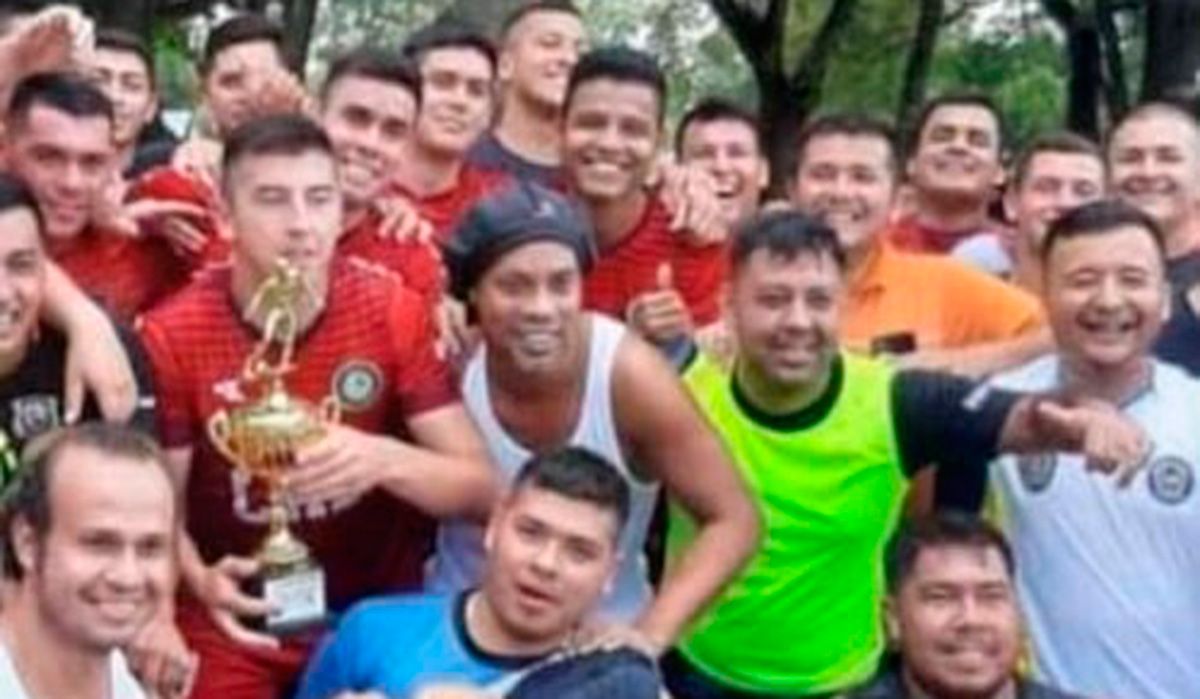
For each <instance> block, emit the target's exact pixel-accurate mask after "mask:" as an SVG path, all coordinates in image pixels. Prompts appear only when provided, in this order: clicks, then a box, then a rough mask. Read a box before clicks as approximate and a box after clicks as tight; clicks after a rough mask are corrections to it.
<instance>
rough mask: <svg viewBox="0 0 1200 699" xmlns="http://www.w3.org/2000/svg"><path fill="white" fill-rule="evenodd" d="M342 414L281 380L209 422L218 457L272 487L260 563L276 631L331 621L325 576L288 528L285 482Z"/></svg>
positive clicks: (332, 404) (272, 381) (269, 628)
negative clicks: (299, 456)
mask: <svg viewBox="0 0 1200 699" xmlns="http://www.w3.org/2000/svg"><path fill="white" fill-rule="evenodd" d="M338 413H339V410H338V405H337V402H336V401H335V400H333V399H331V398H327V399H326V400H325V401H323V402H322V404H321V405H320V406H315V405H313V404H311V403H309V402H307V401H304V400H301V399H299V398H296V397H293V396H291V395H290V394H288V393H287V391H286V390H285V389H284V386H283V382H282V379H281V378H280V377H279V376H275V377H272V378H271V379H270V385H269V388H268V390H267V392H266V394H265V395H263V396H262V397H261V398H260V399H259V400H257V401H255V402H253V403H251V404H249V405H246V406H239V407H236V408H233V409H230V410H221V411H218V412H217V413H214V414H213V415H212V417H211V418H210V419H209V421H208V434H209V439H210V440H211V442H212V444H213V445H214V446H215V447H216V449H217V451H219V452H220V453H221V455H222V456H224V457H225V458H226V460H228V461H229V462H230V463H231V464H232V465H233V466H234V468H237V469H239V470H241V471H243V472H244V473H245V474H246V475H247V476H249V477H250V478H252V479H259V480H261V481H263V482H264V483H265V485H266V488H267V500H268V531H267V536H266V539H265V540H264V541H263V542H262V544H261V545H260V546H259V548H258V549H257V551H256V552H255V553H254V557H255V559H257V560H258V562H259V563H260V564H261V566H262V572H261V577H262V592H263V596H264V597H265V598H266V599H267V601H269V602H271V603H272V604H273V606H274V608H275V611H274V612H272V614H271V615H270V616H268V618H267V620H266V629H267V631H269V632H273V633H279V634H284V633H289V632H292V631H297V630H303V629H305V628H307V627H309V626H311V625H313V624H315V623H318V622H320V621H322V620H323V619H324V618H325V591H324V575H323V573H322V572H321V569H320V567H319V566H318V565H317V564H316V562H315V561H314V560H313V558H312V554H311V553H310V551H309V549H308V546H306V545H305V544H304V542H303V541H301V540H300V538H299V537H297V536H296V535H295V533H294V532H293V531H292V530H291V527H290V526H289V525H288V517H289V512H288V505H287V496H286V493H285V492H284V488H283V475H284V473H285V471H286V470H287V469H288V468H289V467H290V466H291V465H292V464H293V463H294V462H295V455H296V452H297V451H298V450H299V449H301V448H303V447H304V446H306V445H308V444H312V443H313V442H316V441H317V440H319V439H320V438H321V437H322V436H323V435H324V434H325V431H326V425H328V424H331V423H335V422H337V421H338V419H339V417H340V416H339V414H338Z"/></svg>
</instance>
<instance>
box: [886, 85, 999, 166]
mask: <svg viewBox="0 0 1200 699" xmlns="http://www.w3.org/2000/svg"><path fill="white" fill-rule="evenodd" d="M942 107H978V108H980V109H983V110H986V111H987V112H988V113H989V114H991V115H992V119H994V120H995V121H996V154H997V155H998V156H1000V155H1003V154H1004V144H1005V143H1006V140H1007V139H1006V136H1005V129H1006V126H1005V122H1004V113H1003V112H1001V111H1000V105H999V104H997V103H996V100H994V99H992V98H991V97H989V96H988V95H986V94H984V93H982V92H948V93H946V94H944V95H938V96H937V97H934V98H932V99H930V100H928V101H926V102H925V104H923V105H922V106H921V111H919V112H917V118H916V119H915V120H913V124H912V130H911V131H909V133H908V142H907V143H905V153H906V157H909V158H911V157H912V156H913V155H915V154H916V152H917V148H918V147H919V146H920V145H921V134H922V133H924V131H925V126H926V125H927V124H928V123H929V120H930V119H932V118H933V114H934V112H936V111H937V110H939V109H941V108H942Z"/></svg>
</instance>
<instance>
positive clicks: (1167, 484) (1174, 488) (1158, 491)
mask: <svg viewBox="0 0 1200 699" xmlns="http://www.w3.org/2000/svg"><path fill="white" fill-rule="evenodd" d="M1146 482H1147V483H1148V484H1149V486H1150V494H1151V495H1153V496H1154V499H1155V500H1158V501H1159V502H1161V503H1163V504H1164V505H1178V504H1179V503H1181V502H1183V501H1184V500H1187V499H1188V496H1189V495H1191V494H1192V489H1193V488H1194V486H1195V485H1196V475H1195V471H1194V470H1193V469H1192V465H1191V464H1189V463H1188V462H1186V461H1184V460H1183V459H1181V458H1179V457H1178V456H1163V457H1159V458H1157V459H1155V460H1154V461H1153V462H1152V463H1151V464H1150V472H1149V475H1148V476H1147V478H1146Z"/></svg>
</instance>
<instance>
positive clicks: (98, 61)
mask: <svg viewBox="0 0 1200 699" xmlns="http://www.w3.org/2000/svg"><path fill="white" fill-rule="evenodd" d="M92 65H93V67H95V68H96V69H97V70H106V71H109V72H110V73H138V74H140V75H142V76H148V75H149V71H148V70H147V67H146V63H145V62H144V61H143V60H142V57H141V56H140V55H139V54H138V53H137V52H136V51H129V50H126V49H118V48H113V47H111V46H101V47H98V48H97V49H96V51H95V53H93V54H92Z"/></svg>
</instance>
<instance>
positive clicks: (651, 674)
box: [504, 648, 662, 699]
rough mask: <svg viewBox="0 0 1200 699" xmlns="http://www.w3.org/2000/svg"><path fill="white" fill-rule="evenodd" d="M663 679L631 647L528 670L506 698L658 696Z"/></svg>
mask: <svg viewBox="0 0 1200 699" xmlns="http://www.w3.org/2000/svg"><path fill="white" fill-rule="evenodd" d="M661 692H662V682H661V680H660V678H659V675H658V668H657V667H656V666H655V664H654V661H653V660H651V659H650V658H648V657H646V656H645V655H642V654H641V653H638V652H636V651H634V650H631V649H629V648H622V649H618V650H613V651H597V652H594V653H587V654H584V655H579V656H575V657H570V658H566V659H563V660H560V661H557V662H552V663H550V664H548V665H546V666H544V667H541V668H538V669H537V670H534V671H533V672H531V673H529V674H528V675H526V676H525V677H524V679H522V680H521V681H520V682H518V683H517V685H516V686H515V687H513V688H512V689H511V690H509V692H508V693H507V694H505V695H504V696H505V697H506V699H658V697H659V696H660V695H661Z"/></svg>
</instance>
